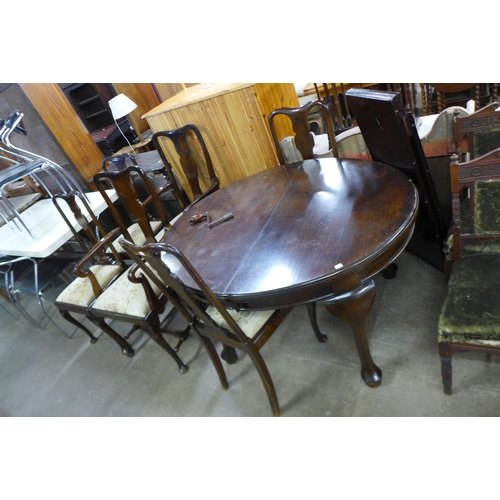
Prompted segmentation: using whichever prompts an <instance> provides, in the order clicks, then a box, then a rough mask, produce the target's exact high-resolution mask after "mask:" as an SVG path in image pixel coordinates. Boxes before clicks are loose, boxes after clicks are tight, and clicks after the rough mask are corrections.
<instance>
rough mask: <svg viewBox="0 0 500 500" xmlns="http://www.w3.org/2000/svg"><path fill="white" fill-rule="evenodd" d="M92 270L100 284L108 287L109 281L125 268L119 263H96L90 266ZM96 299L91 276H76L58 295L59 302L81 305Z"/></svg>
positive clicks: (102, 286) (83, 305)
mask: <svg viewBox="0 0 500 500" xmlns="http://www.w3.org/2000/svg"><path fill="white" fill-rule="evenodd" d="M89 272H91V273H92V274H93V275H94V276H95V279H96V280H97V282H98V283H99V286H100V287H101V288H106V286H107V285H108V283H109V282H110V281H111V280H112V279H113V278H114V277H115V276H116V275H117V274H119V273H121V272H123V268H122V267H121V266H120V265H118V264H108V265H94V266H90V269H89ZM95 299H96V295H95V292H94V289H93V287H92V282H91V280H90V278H88V277H87V278H76V279H75V280H74V281H73V282H72V283H71V284H69V285H68V286H67V287H66V288H65V289H64V290H63V291H62V292H61V293H60V294H59V295H58V297H57V299H56V302H57V303H59V304H63V303H64V304H72V305H74V306H79V307H87V306H89V305H90V304H91V303H92V302H93V301H94V300H95Z"/></svg>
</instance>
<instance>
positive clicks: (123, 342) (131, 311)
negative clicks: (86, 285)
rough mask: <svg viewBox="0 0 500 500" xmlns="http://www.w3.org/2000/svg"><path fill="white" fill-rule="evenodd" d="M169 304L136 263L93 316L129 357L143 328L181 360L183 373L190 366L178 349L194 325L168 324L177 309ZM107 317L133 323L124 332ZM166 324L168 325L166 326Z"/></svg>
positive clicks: (95, 307) (99, 300) (100, 298)
mask: <svg viewBox="0 0 500 500" xmlns="http://www.w3.org/2000/svg"><path fill="white" fill-rule="evenodd" d="M120 241H121V243H122V245H125V244H126V240H124V239H121V240H120ZM167 304H168V295H165V294H163V293H162V290H160V289H159V288H158V287H157V286H156V284H155V281H154V280H150V278H149V276H145V275H144V274H143V272H142V270H141V268H139V267H138V266H137V265H132V266H131V267H130V268H129V270H128V272H126V273H124V274H122V275H121V276H120V277H119V278H118V279H117V280H116V281H115V282H114V283H113V284H112V285H111V286H110V287H108V288H107V289H106V290H104V291H103V293H102V294H101V295H99V296H98V297H97V299H96V300H95V301H94V302H93V303H92V304H91V306H90V315H91V320H92V321H93V322H94V324H95V325H97V326H98V327H99V328H100V329H101V330H102V331H103V332H105V333H106V334H108V335H109V336H110V337H111V338H112V339H113V340H114V341H115V342H117V343H118V344H119V345H120V347H121V348H122V352H123V354H125V355H127V356H129V357H131V356H133V355H134V353H135V351H134V349H133V347H132V345H131V344H130V343H129V342H128V339H129V337H130V336H131V335H132V333H134V332H135V331H137V330H138V329H141V330H143V331H144V332H146V334H147V335H148V336H149V337H150V338H151V339H152V340H153V341H154V342H156V343H157V344H158V345H159V346H160V347H161V348H162V349H163V350H164V351H166V352H167V353H168V354H169V355H170V356H171V358H172V359H173V360H174V361H175V362H176V363H177V366H178V369H179V372H180V373H186V372H187V371H188V369H189V367H188V366H187V365H186V364H184V363H183V362H182V361H181V359H180V358H179V356H178V354H177V351H178V350H179V349H180V347H181V345H182V344H183V342H184V341H185V340H186V339H187V338H188V336H189V333H190V325H189V324H188V325H187V326H186V327H185V328H184V330H171V329H169V328H168V325H169V323H170V321H171V320H172V319H173V317H174V316H175V314H176V313H177V310H176V309H175V308H171V309H170V310H168V309H167V307H166V306H167ZM164 313H165V314H164ZM106 320H109V321H110V322H115V321H117V322H120V323H126V324H129V325H131V326H130V329H129V330H128V331H127V332H126V333H125V334H124V335H122V334H120V333H119V332H118V331H117V330H116V329H115V328H113V327H111V325H110V323H108V322H107V321H106ZM164 324H165V325H166V326H163V325H164ZM165 335H171V336H173V337H175V338H176V339H177V343H176V345H175V346H174V347H172V346H171V345H170V344H169V343H168V342H167V341H166V340H165Z"/></svg>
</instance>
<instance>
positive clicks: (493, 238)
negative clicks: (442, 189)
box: [438, 148, 500, 394]
mask: <svg viewBox="0 0 500 500" xmlns="http://www.w3.org/2000/svg"><path fill="white" fill-rule="evenodd" d="M451 186H452V210H453V248H452V254H451V259H452V260H451V263H450V264H451V266H450V267H451V272H450V273H449V281H448V289H447V296H446V299H445V301H444V304H443V307H442V310H441V315H440V317H439V324H438V345H439V355H440V358H441V374H442V378H443V385H444V392H445V394H451V392H452V390H451V386H452V369H451V358H452V354H453V353H455V352H461V351H474V352H482V353H488V354H500V330H499V327H498V325H499V324H500V309H499V308H498V303H499V301H500V281H499V280H498V276H497V274H496V270H497V269H498V267H499V265H500V252H498V241H500V148H498V149H495V150H494V151H492V152H490V153H488V154H486V155H483V156H481V157H479V158H476V159H474V160H471V161H468V162H462V163H459V162H458V156H457V155H453V156H452V158H451ZM464 198H467V199H468V200H469V204H468V207H467V210H465V211H464V209H463V207H464V203H463V202H462V203H461V199H462V200H463V199H464ZM478 245H479V246H481V251H480V252H477V249H476V247H477V246H478Z"/></svg>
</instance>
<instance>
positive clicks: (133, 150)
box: [113, 118, 135, 154]
mask: <svg viewBox="0 0 500 500" xmlns="http://www.w3.org/2000/svg"><path fill="white" fill-rule="evenodd" d="M113 119H114V118H113ZM115 123H116V126H117V127H118V130H119V131H120V133H121V134H122V135H123V137H124V138H125V140H126V141H127V144H128V145H129V146H130V149H132V152H133V153H134V154H135V149H134V147H133V146H132V144H130V142H129V140H128V139H127V136H126V135H125V134H124V133H123V131H122V129H121V127H120V125H118V122H117V121H116V120H115Z"/></svg>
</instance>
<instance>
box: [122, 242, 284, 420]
mask: <svg viewBox="0 0 500 500" xmlns="http://www.w3.org/2000/svg"><path fill="white" fill-rule="evenodd" d="M122 246H123V247H124V248H125V250H126V251H127V253H128V254H129V256H130V257H131V258H132V259H133V260H134V262H135V263H136V264H137V265H138V266H140V268H141V269H142V270H143V272H144V273H145V274H147V275H148V276H149V278H150V279H151V280H152V281H154V282H155V283H156V284H157V286H158V288H159V289H160V290H161V292H162V293H163V295H165V296H167V297H168V298H169V300H170V302H171V303H172V304H173V306H174V307H175V308H176V309H177V310H178V311H179V313H180V314H181V315H182V316H183V317H184V319H185V320H186V321H187V322H188V323H189V324H190V325H191V328H192V330H193V331H194V332H195V333H196V335H197V336H198V338H199V339H200V341H201V342H202V344H203V346H204V348H205V349H206V351H207V353H208V355H209V357H210V359H211V360H212V363H213V365H214V368H215V370H216V371H217V375H218V376H219V380H220V383H221V385H222V388H223V389H227V388H228V382H227V377H226V374H225V371H224V368H223V366H222V363H221V361H220V358H219V356H218V354H217V351H216V350H215V346H214V344H213V341H217V342H220V343H222V345H223V350H222V353H221V357H222V358H223V359H225V360H226V361H227V362H228V363H234V362H235V361H236V360H237V355H236V351H235V350H240V351H243V352H245V353H246V354H247V355H248V357H249V358H250V359H251V360H252V363H253V364H254V366H255V368H256V370H257V372H258V374H259V376H260V378H261V380H262V383H263V385H264V388H265V390H266V392H267V396H268V399H269V403H270V405H271V408H272V411H273V413H274V415H276V416H277V415H279V413H280V409H279V404H278V398H277V396H276V391H275V389H274V384H273V381H272V378H271V375H270V374H269V370H268V369H267V366H266V364H265V362H264V359H263V358H262V356H261V355H260V352H259V351H260V349H261V348H262V347H263V346H264V345H265V343H266V342H267V341H268V340H269V339H270V338H271V335H272V334H273V333H274V332H275V331H276V329H277V328H278V327H279V325H280V324H281V323H282V322H283V320H284V319H285V318H286V316H287V315H288V313H289V312H290V311H291V308H284V309H278V310H272V311H235V310H232V309H226V308H225V307H224V306H223V304H222V303H221V301H220V300H219V299H218V298H217V297H216V296H215V294H214V293H213V292H212V290H211V289H210V288H209V287H208V285H207V283H206V282H205V281H204V280H203V278H202V277H201V276H200V275H199V274H198V272H197V271H196V270H195V269H194V268H193V267H192V265H191V263H190V262H189V261H188V260H187V258H186V257H185V256H184V255H183V254H182V252H180V251H179V250H178V249H176V248H174V247H172V246H171V245H167V244H165V243H150V244H147V245H144V246H142V247H140V246H137V245H134V244H133V243H131V242H128V241H122ZM172 259H173V260H172ZM172 267H173V268H174V269H176V273H175V274H174V273H173V272H172V271H171V268H172ZM179 267H180V268H181V269H182V271H185V272H186V273H187V274H188V275H189V278H190V279H191V280H193V281H194V283H195V284H196V287H197V288H198V289H199V292H197V294H196V296H195V295H194V294H193V293H192V292H190V291H189V290H190V289H188V288H187V287H186V286H185V285H184V282H183V281H181V279H180V278H179V272H180V270H179ZM153 271H154V272H153Z"/></svg>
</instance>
